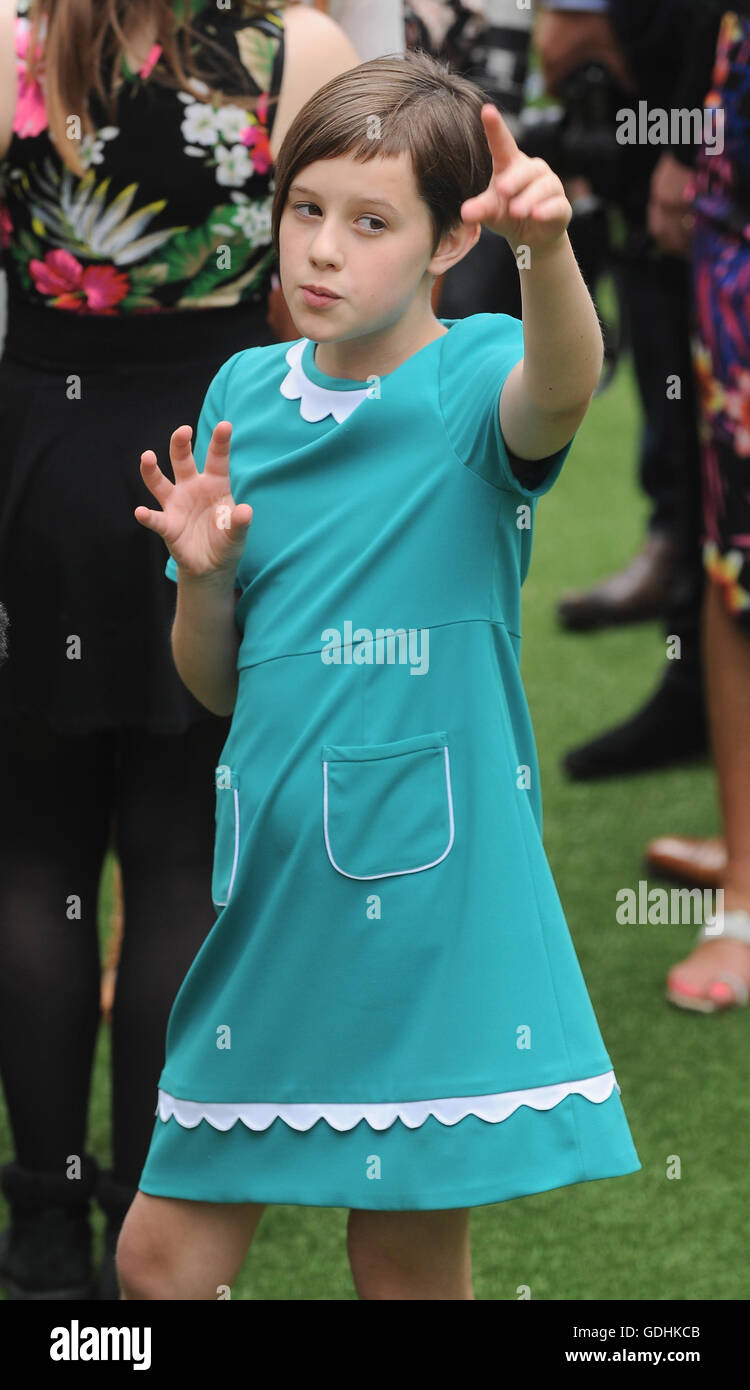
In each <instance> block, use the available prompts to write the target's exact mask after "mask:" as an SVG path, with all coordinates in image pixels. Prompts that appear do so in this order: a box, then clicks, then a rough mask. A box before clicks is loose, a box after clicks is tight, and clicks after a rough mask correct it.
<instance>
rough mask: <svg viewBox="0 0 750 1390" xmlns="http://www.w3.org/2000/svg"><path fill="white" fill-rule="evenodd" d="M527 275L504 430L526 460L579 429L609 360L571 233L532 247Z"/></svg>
mask: <svg viewBox="0 0 750 1390" xmlns="http://www.w3.org/2000/svg"><path fill="white" fill-rule="evenodd" d="M519 274H520V276H521V306H522V307H521V316H522V319H523V348H524V352H523V357H522V359H521V361H520V362H517V363H516V365H515V366H514V367H513V368H512V370H511V371H510V372H509V373H508V375H507V377H506V379H505V384H504V386H503V389H502V391H501V393H500V407H499V412H500V428H501V429H502V432H503V438H504V439H505V442H506V444H507V445H508V446H509V448H510V449H511V450H512V451H513V453H514V454H518V456H519V458H526V459H534V458H546V456H547V455H548V454H554V453H556V452H557V450H558V449H562V447H563V445H565V444H567V443H568V442H569V441H570V440H571V439H572V437H573V435H574V434H575V432H576V430H577V429H578V426H579V425H580V423H581V421H582V420H583V418H584V416H585V414H586V411H587V410H588V408H589V405H590V404H591V398H592V396H593V394H594V390H595V389H596V385H597V382H598V381H599V377H600V375H601V370H602V365H603V362H604V344H603V340H602V331H601V327H600V325H599V319H598V317H597V313H596V308H595V306H594V303H593V300H592V298H591V295H590V294H589V292H588V289H587V287H586V283H585V281H584V278H583V276H582V275H581V272H580V269H579V267H578V262H577V261H576V258H575V256H574V254H573V247H572V246H571V244H570V239H569V237H568V234H567V232H564V233H563V236H562V238H561V240H560V241H559V242H557V243H556V244H555V245H554V247H553V248H552V249H551V250H549V251H548V252H542V250H541V249H540V248H536V249H535V250H532V251H531V257H530V265H529V268H528V269H527V270H521V271H519Z"/></svg>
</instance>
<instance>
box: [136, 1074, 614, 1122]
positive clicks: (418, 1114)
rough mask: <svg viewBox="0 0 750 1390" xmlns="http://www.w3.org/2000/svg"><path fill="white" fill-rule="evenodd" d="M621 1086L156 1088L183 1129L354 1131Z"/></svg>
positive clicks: (537, 1104)
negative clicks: (295, 1096) (313, 1093)
mask: <svg viewBox="0 0 750 1390" xmlns="http://www.w3.org/2000/svg"><path fill="white" fill-rule="evenodd" d="M615 1087H617V1090H618V1092H619V1090H620V1087H619V1086H618V1084H617V1081H616V1079H615V1074H614V1072H613V1071H605V1072H602V1074H601V1075H600V1076H587V1077H586V1078H585V1079H584V1080H583V1081H562V1082H559V1083H558V1084H557V1085H555V1086H530V1087H528V1088H527V1089H526V1090H524V1091H498V1092H497V1094H496V1095H491V1096H453V1097H451V1098H449V1099H446V1100H409V1101H396V1102H395V1103H390V1102H387V1103H383V1102H378V1103H376V1104H372V1105H340V1104H331V1105H297V1104H293V1105H269V1104H265V1103H260V1102H255V1101H238V1102H224V1101H196V1100H181V1099H179V1097H177V1096H172V1095H170V1094H169V1092H168V1091H162V1090H161V1089H160V1090H159V1103H158V1106H157V1109H158V1114H159V1119H160V1120H168V1119H169V1118H170V1116H172V1115H173V1116H174V1118H175V1119H176V1120H177V1123H178V1124H180V1125H182V1126H183V1128H185V1129H195V1126H196V1125H199V1124H200V1122H201V1120H207V1121H208V1123H209V1124H210V1125H213V1127H214V1129H220V1130H227V1129H231V1128H232V1125H234V1124H236V1123H237V1121H238V1120H241V1121H242V1123H243V1124H244V1125H246V1126H247V1128H248V1129H253V1130H261V1129H268V1127H269V1125H271V1124H272V1123H273V1121H274V1120H283V1121H284V1123H285V1124H287V1125H289V1127H290V1129H297V1130H305V1129H312V1126H313V1125H314V1124H316V1123H317V1121H318V1120H325V1121H326V1123H327V1124H329V1125H330V1126H331V1129H337V1130H340V1131H342V1130H346V1129H353V1128H354V1126H355V1125H357V1124H359V1122H360V1120H366V1121H367V1123H368V1125H370V1127H371V1128H372V1129H388V1128H390V1126H391V1125H392V1124H394V1122H395V1121H396V1120H401V1121H402V1123H403V1124H405V1125H406V1126H407V1128H409V1129H417V1128H418V1127H419V1125H422V1124H424V1122H425V1120H426V1119H427V1118H428V1116H429V1115H434V1117H435V1119H436V1120H439V1121H440V1123H441V1124H442V1125H455V1124H458V1122H459V1120H464V1119H466V1116H467V1115H476V1116H477V1118H478V1119H480V1120H489V1121H490V1123H492V1124H496V1123H498V1122H499V1121H500V1120H507V1118H508V1116H509V1115H512V1114H513V1112H514V1111H515V1110H518V1109H519V1107H520V1106H521V1105H528V1106H529V1107H530V1108H531V1109H532V1110H552V1109H553V1107H554V1106H555V1105H559V1104H560V1101H561V1100H565V1097H566V1096H572V1095H577V1096H584V1097H585V1099H586V1100H590V1101H593V1102H594V1104H595V1105H601V1103H602V1101H605V1100H608V1099H609V1097H610V1096H611V1094H612V1091H613V1090H614V1089H615Z"/></svg>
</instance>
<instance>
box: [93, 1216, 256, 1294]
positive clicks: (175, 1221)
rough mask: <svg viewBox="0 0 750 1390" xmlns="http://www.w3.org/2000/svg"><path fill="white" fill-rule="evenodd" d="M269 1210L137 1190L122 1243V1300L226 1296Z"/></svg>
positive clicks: (119, 1264)
mask: <svg viewBox="0 0 750 1390" xmlns="http://www.w3.org/2000/svg"><path fill="white" fill-rule="evenodd" d="M264 1210H265V1206H264V1205H263V1204H259V1203H256V1202H237V1203H235V1202H231V1203H230V1202H227V1203H219V1202H187V1201H183V1200H181V1199H179V1198H177V1197H151V1196H149V1195H148V1194H147V1193H145V1192H137V1193H136V1196H135V1200H134V1202H133V1204H132V1206H131V1207H130V1210H129V1211H128V1214H127V1216H126V1217H125V1220H124V1222H123V1226H122V1230H121V1232H120V1239H119V1241H118V1244H117V1274H118V1277H119V1280H120V1285H121V1288H122V1296H123V1298H124V1299H126V1300H132V1299H151V1300H154V1299H193V1300H197V1299H201V1300H209V1299H220V1298H226V1297H227V1294H228V1292H229V1291H230V1290H231V1286H232V1283H233V1281H234V1280H235V1279H236V1277H237V1275H238V1274H239V1271H240V1270H241V1268H242V1265H243V1262H244V1260H245V1256H246V1255H247V1252H248V1250H249V1248H250V1245H251V1243H252V1239H253V1236H254V1235H255V1232H256V1230H257V1228H258V1224H259V1222H260V1218H261V1216H262V1215H263V1212H264Z"/></svg>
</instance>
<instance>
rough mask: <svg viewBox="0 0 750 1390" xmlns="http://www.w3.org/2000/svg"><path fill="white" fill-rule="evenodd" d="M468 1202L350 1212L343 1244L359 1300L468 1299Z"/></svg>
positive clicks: (469, 1292) (470, 1292)
mask: <svg viewBox="0 0 750 1390" xmlns="http://www.w3.org/2000/svg"><path fill="white" fill-rule="evenodd" d="M470 1222H471V1207H459V1208H457V1209H454V1210H451V1211H361V1210H352V1211H350V1212H349V1220H348V1223H347V1228H346V1247H347V1253H348V1255H349V1264H350V1266H351V1271H352V1278H353V1280H354V1287H355V1288H356V1290H357V1294H358V1296H359V1297H360V1298H361V1299H404V1300H406V1299H411V1300H417V1299H446V1300H447V1299H450V1300H459V1299H473V1298H474V1290H473V1288H472V1282H471V1246H470Z"/></svg>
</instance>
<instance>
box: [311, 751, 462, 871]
mask: <svg viewBox="0 0 750 1390" xmlns="http://www.w3.org/2000/svg"><path fill="white" fill-rule="evenodd" d="M321 757H322V762H323V835H324V838H325V846H326V852H327V854H328V858H329V859H330V861H331V863H332V865H333V867H334V869H337V870H338V872H339V873H340V874H343V875H344V876H345V878H390V877H391V876H392V875H394V874H417V873H420V872H421V871H422V870H423V869H432V868H434V866H435V865H436V864H439V863H440V862H441V860H443V859H445V856H446V855H447V854H448V851H449V850H450V848H451V845H452V844H453V829H454V827H453V796H452V793H451V772H450V758H449V754H448V740H447V736H446V734H445V733H444V732H443V731H441V730H439V731H438V732H436V733H429V734H419V735H417V736H416V737H415V738H405V739H400V740H399V741H398V742H396V743H369V744H368V743H365V744H350V745H348V746H342V745H334V744H330V743H329V744H324V745H323V748H322V749H321Z"/></svg>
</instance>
